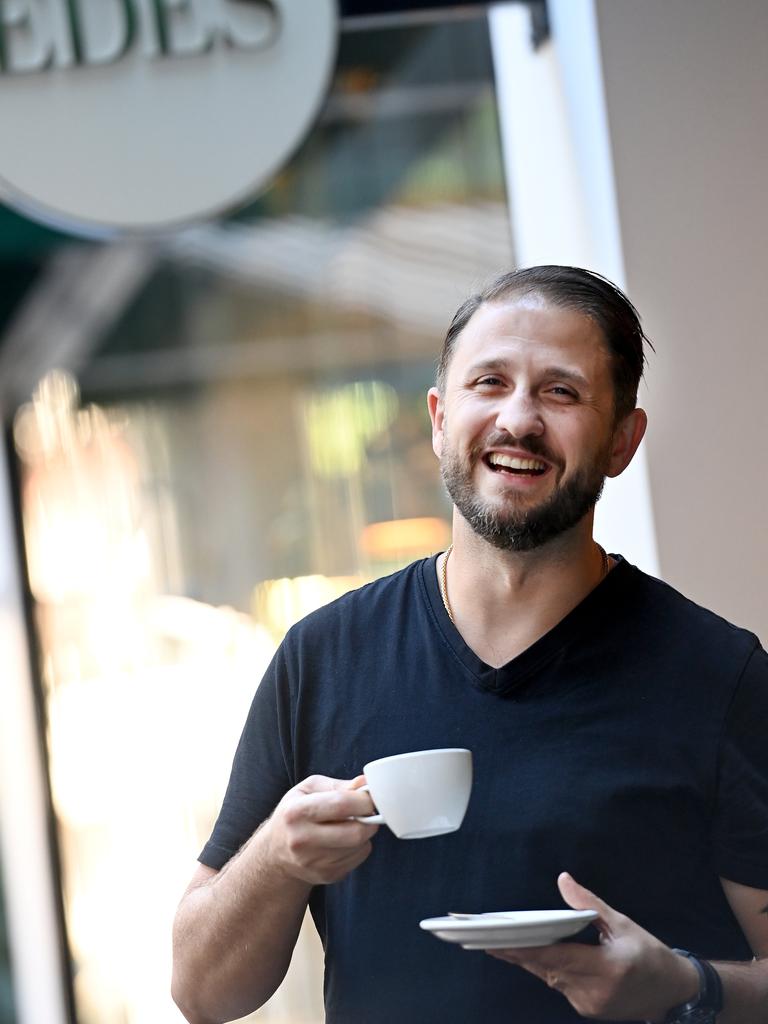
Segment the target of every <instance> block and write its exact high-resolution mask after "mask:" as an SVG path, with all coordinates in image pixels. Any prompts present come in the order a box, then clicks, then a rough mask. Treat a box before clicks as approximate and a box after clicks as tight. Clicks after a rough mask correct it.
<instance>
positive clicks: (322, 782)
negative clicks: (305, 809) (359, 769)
mask: <svg viewBox="0 0 768 1024" xmlns="http://www.w3.org/2000/svg"><path fill="white" fill-rule="evenodd" d="M363 778H364V776H362V775H358V776H357V778H356V779H334V778H332V777H331V776H330V775H310V776H308V777H307V778H306V779H303V780H302V781H301V782H300V783H299V784H298V786H296V789H297V790H298V791H299V792H300V793H332V792H334V790H337V789H342V790H348V789H356V788H357V786H355V783H356V782H357V779H363Z"/></svg>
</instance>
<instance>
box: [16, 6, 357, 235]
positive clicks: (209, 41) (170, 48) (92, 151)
mask: <svg viewBox="0 0 768 1024" xmlns="http://www.w3.org/2000/svg"><path fill="white" fill-rule="evenodd" d="M337 39H338V15H337V9H336V0H0V139H2V145H0V196H2V198H3V200H5V201H6V202H8V203H10V204H11V205H13V206H16V207H17V208H19V209H21V210H23V211H24V212H25V213H26V214H28V215H29V216H32V217H35V218H36V219H38V220H42V221H44V222H46V223H49V224H54V225H57V226H61V227H64V228H66V229H67V230H70V231H74V232H76V233H81V234H86V235H98V234H104V233H108V232H111V231H151V230H169V229H172V228H176V227H181V226H184V225H185V224H188V223H190V222H193V221H197V220H201V219H206V218H210V217H213V216H216V215H217V214H221V213H223V212H225V211H227V210H230V209H232V208H234V207H237V206H238V205H240V204H242V203H245V202H247V201H248V200H249V199H252V198H254V197H255V195H256V194H257V193H258V191H259V190H260V189H261V188H263V187H264V186H265V185H266V184H267V183H268V182H269V181H270V179H271V178H272V177H273V176H274V175H275V173H276V172H277V171H278V170H279V169H280V168H281V166H283V164H284V163H285V161H286V160H287V159H288V157H289V156H290V155H291V154H292V152H293V151H294V149H295V148H296V147H297V146H298V144H299V143H300V142H301V140H302V139H303V138H304V136H305V135H306V133H307V131H308V130H309V128H310V126H311V124H312V122H313V120H314V118H315V117H316V115H317V113H318V111H319V108H320V105H321V103H322V101H323V99H324V97H325V93H326V90H327V87H328V84H329V81H330V76H331V72H332V70H333V65H334V61H335V55H336V44H337Z"/></svg>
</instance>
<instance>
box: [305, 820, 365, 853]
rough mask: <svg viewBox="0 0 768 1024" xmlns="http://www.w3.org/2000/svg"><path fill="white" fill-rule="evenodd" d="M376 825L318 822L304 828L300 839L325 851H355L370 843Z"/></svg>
mask: <svg viewBox="0 0 768 1024" xmlns="http://www.w3.org/2000/svg"><path fill="white" fill-rule="evenodd" d="M378 828H379V826H378V825H363V824H361V822H359V821H355V820H354V819H353V820H350V821H338V822H319V823H316V824H311V825H309V826H307V827H306V829H305V830H304V832H303V833H302V838H303V839H305V840H306V841H307V843H311V844H312V845H313V846H316V847H318V848H322V849H325V850H341V851H344V850H355V849H357V848H358V847H359V846H363V845H364V844H365V843H367V842H370V840H371V837H372V836H374V835H375V834H376V832H377V831H378Z"/></svg>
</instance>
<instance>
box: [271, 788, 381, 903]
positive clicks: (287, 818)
mask: <svg viewBox="0 0 768 1024" xmlns="http://www.w3.org/2000/svg"><path fill="white" fill-rule="evenodd" d="M364 783H365V778H364V776H362V775H359V776H358V777H357V778H356V779H353V780H352V781H349V780H347V779H330V778H327V777H326V776H324V775H312V776H310V778H308V779H305V780H304V781H303V782H300V783H299V784H298V786H294V788H293V789H291V790H289V791H288V792H287V793H286V794H285V796H284V797H283V799H282V800H281V801H280V803H279V804H278V805H277V807H276V808H275V811H274V813H273V814H272V816H271V818H269V820H268V821H267V822H266V823H265V825H264V826H263V828H262V829H261V830H260V832H261V834H262V838H263V840H264V841H266V844H267V850H266V854H267V859H268V861H269V862H270V863H271V864H272V866H273V867H274V868H277V869H278V870H280V871H281V872H282V873H283V874H284V875H286V876H288V877H290V878H293V879H297V880H299V881H302V882H306V883H309V884H310V885H327V884H329V883H330V882H338V881H339V879H341V878H343V877H344V876H345V875H347V874H349V872H350V871H352V870H353V868H356V867H357V866H358V865H359V864H362V862H363V861H364V860H365V859H366V857H367V856H368V855H369V853H370V852H371V837H372V836H373V835H374V834H375V833H376V832H377V831H378V825H363V824H362V823H361V822H359V821H355V820H354V816H355V815H357V816H360V817H362V816H364V815H368V814H374V813H375V808H374V806H373V803H372V801H371V798H370V797H369V796H368V793H361V792H358V790H359V788H360V786H362V785H364Z"/></svg>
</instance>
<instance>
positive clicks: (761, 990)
mask: <svg viewBox="0 0 768 1024" xmlns="http://www.w3.org/2000/svg"><path fill="white" fill-rule="evenodd" d="M720 882H721V884H722V886H723V891H724V892H725V897H726V899H727V900H728V902H729V904H730V906H731V910H732V911H733V913H734V915H735V917H736V920H737V921H738V922H739V925H740V926H741V930H742V931H743V932H744V935H745V937H746V939H747V942H748V943H749V945H750V948H751V949H752V952H753V953H754V954H755V957H756V958H757V959H756V960H754V961H753V962H752V963H748V964H722V963H715V967H716V968H717V973H718V974H719V975H720V977H721V979H722V982H723V991H724V993H725V1005H724V1007H723V1012H722V1013H721V1014H719V1015H718V1018H717V1019H718V1024H742V1022H746V1024H753V1022H755V1021H762V1020H768V890H765V889H751V888H750V887H749V886H746V885H740V884H739V883H738V882H731V881H729V880H728V879H727V878H721V879H720Z"/></svg>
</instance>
